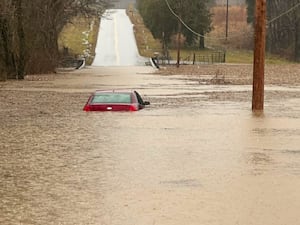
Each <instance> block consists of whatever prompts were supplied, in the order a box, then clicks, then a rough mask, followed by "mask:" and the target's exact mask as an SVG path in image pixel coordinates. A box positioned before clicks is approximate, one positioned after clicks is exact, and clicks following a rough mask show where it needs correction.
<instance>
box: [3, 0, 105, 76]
mask: <svg viewBox="0 0 300 225" xmlns="http://www.w3.org/2000/svg"><path fill="white" fill-rule="evenodd" d="M1 1H2V2H3V3H2V2H1V5H0V68H2V69H0V74H7V76H8V77H9V78H18V79H23V78H24V75H25V74H26V73H46V72H53V71H54V69H55V67H56V66H57V63H58V58H59V52H58V43H57V41H58V36H59V33H60V32H61V30H62V29H63V27H64V26H65V25H66V24H67V23H69V22H70V21H71V20H72V18H74V17H75V16H77V15H79V14H82V15H85V16H100V15H102V13H103V11H104V9H105V8H106V7H107V6H108V5H109V2H110V1H109V0H31V1H24V0H1ZM2 71H4V72H2ZM1 76H2V77H4V76H6V75H1Z"/></svg>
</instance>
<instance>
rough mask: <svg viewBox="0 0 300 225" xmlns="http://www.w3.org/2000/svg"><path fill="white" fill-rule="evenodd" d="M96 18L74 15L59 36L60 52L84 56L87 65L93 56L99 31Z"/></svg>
mask: <svg viewBox="0 0 300 225" xmlns="http://www.w3.org/2000/svg"><path fill="white" fill-rule="evenodd" d="M99 23H100V21H99V19H98V18H96V17H95V18H82V17H76V18H74V20H73V21H72V23H69V24H68V25H67V26H65V27H64V29H63V31H62V32H61V34H60V38H59V48H60V51H61V52H64V53H65V54H66V51H67V53H68V54H69V55H70V56H75V57H85V58H86V63H87V64H88V65H89V64H91V63H92V62H93V59H94V57H95V48H96V43H97V36H98V31H99Z"/></svg>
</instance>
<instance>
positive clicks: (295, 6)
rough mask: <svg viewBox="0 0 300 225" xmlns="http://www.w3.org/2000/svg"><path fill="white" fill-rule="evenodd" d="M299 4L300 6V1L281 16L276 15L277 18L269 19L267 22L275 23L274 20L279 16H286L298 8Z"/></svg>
mask: <svg viewBox="0 0 300 225" xmlns="http://www.w3.org/2000/svg"><path fill="white" fill-rule="evenodd" d="M298 6H300V2H299V3H297V4H296V5H294V6H293V7H292V8H290V9H289V10H287V11H286V12H284V13H282V14H280V15H279V16H277V17H275V18H273V19H271V20H269V21H268V22H267V24H270V23H273V22H274V21H276V20H278V19H279V18H281V17H283V16H285V15H286V14H288V13H290V12H291V11H293V10H294V9H296V8H297V7H298Z"/></svg>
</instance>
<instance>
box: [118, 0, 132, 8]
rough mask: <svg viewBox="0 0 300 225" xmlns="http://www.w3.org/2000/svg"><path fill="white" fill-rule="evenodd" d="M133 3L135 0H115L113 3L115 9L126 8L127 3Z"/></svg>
mask: <svg viewBox="0 0 300 225" xmlns="http://www.w3.org/2000/svg"><path fill="white" fill-rule="evenodd" d="M130 3H135V0H117V2H116V3H115V8H116V9H126V8H127V7H128V4H130Z"/></svg>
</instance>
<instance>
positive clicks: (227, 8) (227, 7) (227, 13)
mask: <svg viewBox="0 0 300 225" xmlns="http://www.w3.org/2000/svg"><path fill="white" fill-rule="evenodd" d="M228 11H229V6H228V0H227V2H226V35H225V36H226V41H227V38H228V18H229V12H228Z"/></svg>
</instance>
